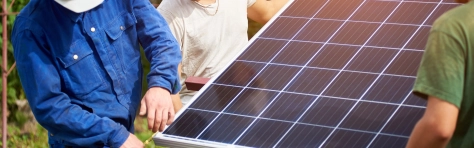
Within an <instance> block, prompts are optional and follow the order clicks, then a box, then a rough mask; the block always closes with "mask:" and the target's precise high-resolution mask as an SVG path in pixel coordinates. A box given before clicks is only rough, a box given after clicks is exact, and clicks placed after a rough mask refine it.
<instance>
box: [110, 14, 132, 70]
mask: <svg viewBox="0 0 474 148" xmlns="http://www.w3.org/2000/svg"><path fill="white" fill-rule="evenodd" d="M136 23H137V20H136V19H135V17H134V16H133V14H131V13H128V12H123V13H121V14H120V15H117V16H116V17H114V18H113V19H112V21H111V22H110V23H108V24H107V25H105V26H104V31H105V33H106V34H107V36H108V39H109V41H110V46H111V47H113V48H111V50H115V51H116V53H117V56H118V58H119V59H120V60H121V63H122V65H123V66H124V69H123V71H124V72H127V71H128V68H129V67H130V65H131V66H134V67H136V66H138V65H137V64H136V63H137V62H138V61H139V60H140V58H139V57H140V50H138V49H139V48H138V47H139V46H138V41H137V40H138V38H137V31H136V29H135V27H134V25H135V24H136ZM113 60H115V59H113Z"/></svg>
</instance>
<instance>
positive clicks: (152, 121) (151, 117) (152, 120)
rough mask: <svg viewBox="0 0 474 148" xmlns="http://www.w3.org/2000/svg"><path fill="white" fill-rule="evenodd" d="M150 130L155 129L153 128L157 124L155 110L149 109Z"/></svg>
mask: <svg viewBox="0 0 474 148" xmlns="http://www.w3.org/2000/svg"><path fill="white" fill-rule="evenodd" d="M147 115H148V116H147V118H148V129H153V126H154V124H155V108H153V107H149V108H148V114H147Z"/></svg>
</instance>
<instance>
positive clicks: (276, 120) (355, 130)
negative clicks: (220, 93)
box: [188, 107, 408, 138]
mask: <svg viewBox="0 0 474 148" xmlns="http://www.w3.org/2000/svg"><path fill="white" fill-rule="evenodd" d="M188 109H190V110H196V111H201V112H211V113H217V114H221V113H220V112H217V111H210V110H203V109H198V108H191V107H190V108H188ZM222 114H225V115H232V116H239V117H247V118H253V119H256V118H257V117H255V116H249V115H242V114H234V113H227V112H224V113H222ZM259 119H265V120H270V121H275V122H286V123H293V124H302V125H309V126H315V127H324V128H331V129H334V128H335V127H334V126H327V125H319V124H311V123H303V122H294V121H287V120H280V119H272V118H265V117H259ZM338 129H342V130H347V131H353V132H359V133H369V134H374V135H375V134H380V135H386V136H392V137H400V138H408V137H407V136H404V135H397V134H390V133H377V132H371V131H364V130H357V129H350V128H338Z"/></svg>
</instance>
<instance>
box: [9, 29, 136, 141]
mask: <svg viewBox="0 0 474 148" xmlns="http://www.w3.org/2000/svg"><path fill="white" fill-rule="evenodd" d="M19 24H21V23H19ZM34 34H40V33H37V32H35V33H33V32H32V31H30V30H23V31H20V32H17V33H15V32H14V33H13V35H12V39H13V40H12V41H13V42H12V43H13V47H14V57H15V59H16V61H17V70H18V73H19V76H20V80H21V83H22V85H23V89H24V91H25V93H26V97H27V99H28V102H29V104H30V107H31V110H32V112H33V114H34V115H35V118H36V120H37V121H38V122H39V123H40V124H41V125H42V126H43V127H44V128H46V129H47V130H48V131H49V133H50V136H51V137H54V138H55V139H57V140H59V141H65V142H68V143H72V144H76V145H80V146H86V147H93V146H97V145H96V144H105V145H108V146H111V147H120V146H121V145H122V144H123V143H124V142H125V140H126V139H127V138H128V136H129V132H128V131H127V129H126V128H125V127H124V126H122V125H120V124H118V123H116V122H114V121H113V120H111V119H109V118H101V117H99V116H97V115H95V114H92V113H89V112H88V111H86V110H83V109H82V108H81V107H80V106H78V105H75V104H72V103H71V98H70V97H69V96H68V95H67V94H65V93H63V92H62V90H61V88H62V86H61V85H62V82H61V81H62V80H61V78H60V75H59V73H58V69H57V67H56V66H55V62H54V58H53V57H52V56H51V53H50V51H49V49H48V47H47V45H46V44H44V43H46V42H44V41H41V40H40V39H41V38H42V37H41V36H42V35H40V36H35V35H34Z"/></svg>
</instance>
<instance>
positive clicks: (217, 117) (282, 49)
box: [196, 0, 329, 145]
mask: <svg viewBox="0 0 474 148" xmlns="http://www.w3.org/2000/svg"><path fill="white" fill-rule="evenodd" d="M328 2H329V0H328V1H326V3H325V4H324V5H323V6H322V7H321V8H320V9H319V10H318V11H317V12H316V13H315V14H314V16H315V15H316V14H318V12H319V11H320V10H321V9H322V8H324V6H325V5H326V4H327V3H328ZM310 21H311V20H308V21H307V22H306V23H305V24H304V25H303V26H302V27H301V28H300V29H299V31H298V32H300V31H301V30H303V28H304V27H305V26H306V25H307V24H309V22H310ZM298 32H297V33H296V34H295V35H294V36H293V38H295V37H296V35H297V34H298ZM288 44H289V42H288V43H286V44H285V46H284V47H283V48H281V49H280V51H279V52H281V51H282V50H283V49H284V48H285V47H286V46H287V45H288ZM279 52H278V53H279ZM278 53H277V54H275V56H274V57H276V56H277V55H278ZM266 67H267V65H265V66H264V67H263V68H262V69H261V70H260V71H259V72H258V73H257V74H256V75H255V77H253V78H252V79H251V80H250V82H252V81H253V80H254V79H255V78H257V76H258V75H259V74H260V73H261V72H263V69H265V68H266ZM250 82H249V83H248V84H247V85H246V86H245V87H244V89H242V90H241V91H240V92H239V93H238V94H237V95H236V96H235V97H234V98H233V99H232V101H230V102H229V103H228V104H227V105H226V107H224V109H222V111H221V113H223V112H224V110H226V109H227V108H228V107H229V106H230V104H232V102H234V101H235V99H236V98H237V97H239V96H240V94H241V93H243V92H244V91H245V88H247V87H248V85H250ZM272 101H273V100H272ZM219 116H220V114H218V115H217V116H216V117H215V118H214V119H213V120H212V121H211V122H210V123H209V124H208V125H207V126H206V128H205V129H204V130H203V131H202V132H201V133H200V134H199V135H198V136H197V137H196V139H197V138H199V137H200V136H201V135H202V134H203V133H204V131H206V130H207V129H208V128H209V126H210V125H212V123H214V122H215V120H216V119H217V118H218V117H219ZM255 121H256V120H254V121H252V123H251V124H253V123H254V122H255ZM249 128H250V126H249V127H247V128H246V129H245V131H247V130H248V129H249ZM245 131H243V132H242V134H240V135H239V137H237V139H236V140H235V141H234V142H233V143H232V145H235V143H236V142H237V141H238V140H239V139H240V137H241V136H242V135H243V134H244V133H245Z"/></svg>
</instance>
